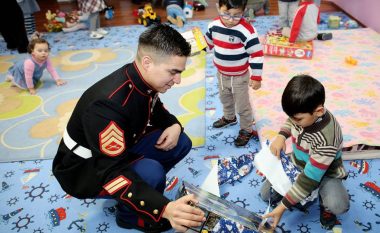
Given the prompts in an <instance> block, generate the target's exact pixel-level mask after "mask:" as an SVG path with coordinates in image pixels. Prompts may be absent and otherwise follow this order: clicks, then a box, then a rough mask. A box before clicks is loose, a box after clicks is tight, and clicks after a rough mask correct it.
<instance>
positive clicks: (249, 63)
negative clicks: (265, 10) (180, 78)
mask: <svg viewBox="0 0 380 233" xmlns="http://www.w3.org/2000/svg"><path fill="white" fill-rule="evenodd" d="M246 5H247V0H219V6H218V13H219V16H218V17H217V18H215V19H214V20H213V21H212V22H211V23H210V24H209V26H208V30H207V32H206V35H205V39H206V41H207V44H208V47H209V49H214V64H215V66H216V68H217V69H218V73H217V76H218V80H219V82H218V87H219V97H220V101H221V103H222V105H223V117H222V118H220V119H219V120H217V121H216V122H214V123H213V127H214V128H223V127H226V126H229V125H235V124H236V123H237V119H236V115H235V114H236V111H237V113H238V114H239V117H240V131H239V135H238V136H237V138H236V139H235V146H238V147H240V146H245V145H246V144H247V143H248V141H249V140H250V139H251V138H252V136H254V135H256V132H255V131H254V130H253V129H252V121H253V116H252V108H251V105H250V102H249V95H248V90H249V89H248V88H249V87H251V88H252V89H253V90H257V89H259V88H260V87H261V74H262V71H263V61H264V55H263V50H262V46H261V44H260V42H259V38H258V35H257V33H256V30H255V28H254V27H253V26H252V25H251V24H249V23H248V22H247V21H246V20H245V19H244V16H243V14H244V10H245V7H246ZM235 108H236V110H235Z"/></svg>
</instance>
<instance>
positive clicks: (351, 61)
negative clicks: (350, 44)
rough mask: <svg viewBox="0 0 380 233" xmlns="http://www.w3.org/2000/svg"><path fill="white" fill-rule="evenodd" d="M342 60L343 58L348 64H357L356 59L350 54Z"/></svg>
mask: <svg viewBox="0 0 380 233" xmlns="http://www.w3.org/2000/svg"><path fill="white" fill-rule="evenodd" d="M344 60H345V62H346V63H347V64H350V65H353V66H356V65H357V64H358V60H356V59H354V58H353V57H351V56H348V57H346V58H345V59H344Z"/></svg>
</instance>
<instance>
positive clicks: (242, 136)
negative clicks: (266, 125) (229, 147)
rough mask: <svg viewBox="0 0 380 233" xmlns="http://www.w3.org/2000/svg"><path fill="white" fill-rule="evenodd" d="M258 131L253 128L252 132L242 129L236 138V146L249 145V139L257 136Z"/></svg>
mask: <svg viewBox="0 0 380 233" xmlns="http://www.w3.org/2000/svg"><path fill="white" fill-rule="evenodd" d="M256 135H257V132H256V131H254V130H252V132H248V131H247V130H244V129H241V130H240V131H239V135H238V136H237V138H236V139H235V146H237V147H241V146H245V145H247V143H248V142H249V140H250V139H251V138H252V137H253V136H256Z"/></svg>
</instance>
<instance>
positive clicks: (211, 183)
mask: <svg viewBox="0 0 380 233" xmlns="http://www.w3.org/2000/svg"><path fill="white" fill-rule="evenodd" d="M201 188H202V189H203V190H206V191H207V192H209V193H212V194H214V195H216V196H218V197H220V190H219V184H218V160H211V170H210V173H209V174H208V175H207V177H206V179H205V181H203V184H202V185H201Z"/></svg>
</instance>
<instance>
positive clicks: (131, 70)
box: [126, 62, 157, 96]
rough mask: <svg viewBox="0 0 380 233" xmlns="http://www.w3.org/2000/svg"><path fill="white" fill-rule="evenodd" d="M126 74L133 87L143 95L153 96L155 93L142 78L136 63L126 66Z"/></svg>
mask: <svg viewBox="0 0 380 233" xmlns="http://www.w3.org/2000/svg"><path fill="white" fill-rule="evenodd" d="M126 74H127V76H128V78H129V79H130V80H131V81H132V83H133V85H134V86H135V87H136V88H137V89H138V90H139V91H140V92H141V93H142V94H144V95H150V96H154V95H155V94H156V93H157V91H156V90H154V89H153V87H151V86H150V85H149V84H148V83H147V82H146V81H145V80H144V78H143V76H142V75H141V73H140V71H139V69H138V68H137V65H136V62H133V63H130V64H128V65H127V68H126Z"/></svg>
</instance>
